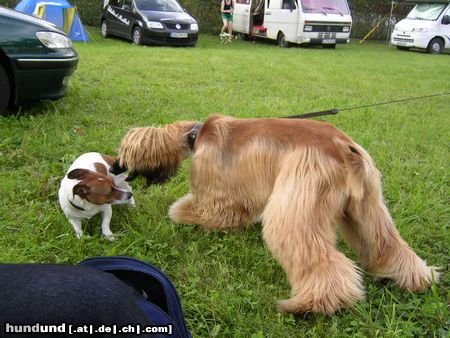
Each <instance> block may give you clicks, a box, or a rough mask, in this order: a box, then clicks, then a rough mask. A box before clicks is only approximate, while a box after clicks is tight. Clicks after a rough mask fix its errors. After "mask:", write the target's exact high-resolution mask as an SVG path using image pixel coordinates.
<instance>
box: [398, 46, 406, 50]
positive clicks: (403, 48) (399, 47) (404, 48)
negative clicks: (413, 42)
mask: <svg viewBox="0 0 450 338" xmlns="http://www.w3.org/2000/svg"><path fill="white" fill-rule="evenodd" d="M397 49H398V50H409V47H403V46H397Z"/></svg>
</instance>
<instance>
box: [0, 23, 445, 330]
mask: <svg viewBox="0 0 450 338" xmlns="http://www.w3.org/2000/svg"><path fill="white" fill-rule="evenodd" d="M92 31H93V42H91V43H89V44H86V45H85V44H77V45H76V49H77V50H78V52H79V54H80V56H81V59H80V63H79V66H78V69H77V70H76V72H75V74H74V76H73V78H72V82H71V85H70V92H69V94H68V95H67V97H65V98H64V99H62V100H59V101H56V102H44V103H40V104H37V105H35V106H34V107H32V108H31V109H28V110H22V111H20V112H19V113H17V114H15V115H13V116H7V117H3V118H0V133H1V135H2V136H1V137H0V180H1V184H0V196H1V199H0V248H1V250H0V262H15V263H20V262H55V263H69V264H75V263H77V262H79V261H81V260H83V259H85V258H87V257H91V256H97V255H127V256H132V257H136V258H138V259H143V260H145V261H148V262H150V263H153V264H155V265H156V266H159V267H161V268H162V269H163V270H164V271H165V272H167V273H168V274H169V276H170V277H171V279H172V280H173V282H174V283H175V285H176V286H177V288H178V290H179V292H180V294H181V298H182V302H183V306H184V309H185V312H186V316H187V320H188V323H189V328H190V330H191V331H192V332H193V334H194V336H196V337H254V338H257V337H302V336H316V337H324V336H327V337H342V336H347V335H350V336H356V337H375V336H380V337H381V336H382V337H395V336H402V337H403V336H405V337H408V336H409V337H413V336H430V337H433V336H436V337H437V336H449V329H450V314H449V309H448V305H447V303H448V301H449V289H448V287H449V285H450V277H449V273H448V266H449V265H448V263H449V256H450V255H449V247H450V235H449V224H450V222H449V214H450V212H449V199H448V196H449V164H450V163H449V158H450V157H449V139H450V138H449V136H450V132H449V131H450V130H449V126H450V108H449V107H450V97H449V96H443V97H437V98H433V99H424V100H418V101H412V102H408V103H401V104H393V105H387V106H380V107H374V108H365V109H360V110H354V111H347V112H342V113H340V114H338V115H337V116H333V117H327V118H324V119H323V120H327V121H330V122H332V123H333V124H335V125H336V126H338V127H339V128H341V129H342V130H344V131H345V132H346V133H348V134H349V135H350V136H351V137H352V138H353V139H354V140H355V141H356V142H358V143H360V144H361V145H362V146H364V147H365V148H366V149H368V151H369V152H370V153H371V155H372V156H373V158H374V159H375V161H376V163H377V166H378V167H379V169H380V170H381V172H382V173H383V183H384V194H385V198H386V201H387V204H388V206H389V209H390V211H391V213H392V215H393V218H394V219H395V221H396V224H397V226H398V228H399V230H400V232H401V234H402V236H403V237H404V238H405V240H407V241H408V242H409V243H410V245H411V246H412V247H413V248H414V250H416V252H417V253H418V254H419V255H420V256H422V257H423V258H425V259H426V260H427V262H428V263H429V264H431V265H436V266H440V267H442V268H443V270H442V271H443V276H442V281H441V283H440V284H438V285H435V286H433V287H432V289H431V290H430V291H428V292H425V293H422V294H413V293H410V292H405V291H400V290H399V289H398V288H396V287H395V286H394V285H393V284H392V283H391V282H375V281H373V280H372V278H371V277H370V276H368V275H366V276H365V285H366V287H367V299H366V301H364V302H360V303H358V304H357V305H356V306H355V307H354V308H352V309H347V310H343V311H341V312H340V313H338V314H337V315H335V316H332V317H326V316H321V315H312V314H309V315H305V316H299V317H294V316H285V315H280V314H278V313H277V312H276V311H275V307H274V303H275V301H276V300H277V299H284V298H287V297H289V291H290V290H289V285H288V283H287V281H286V278H285V275H284V273H283V271H282V269H281V268H280V266H279V265H278V264H277V263H276V261H275V260H274V258H273V257H272V256H271V255H270V254H269V252H268V251H267V250H266V248H265V247H264V243H263V241H262V239H261V229H260V226H259V225H255V226H251V227H249V228H248V229H245V230H243V231H241V232H236V233H229V234H225V233H220V232H213V233H209V234H208V233H205V232H203V231H202V230H201V229H199V228H197V227H191V226H180V225H175V224H173V223H172V222H171V221H170V220H169V218H168V216H167V210H168V207H169V206H170V204H171V203H173V202H174V201H175V200H177V199H178V198H180V197H182V196H183V195H184V194H186V193H187V192H188V190H189V185H188V171H189V162H186V163H185V165H184V166H183V168H182V170H181V171H180V173H179V174H178V175H177V176H176V177H175V178H174V179H172V180H171V181H170V182H169V183H167V184H165V185H163V186H152V187H150V188H146V187H145V185H144V182H143V181H142V180H137V181H135V183H134V184H133V187H134V191H135V197H136V201H137V205H138V206H137V208H136V209H134V210H129V209H127V208H121V207H117V208H115V211H114V216H113V220H112V226H111V227H112V230H113V232H114V233H115V234H117V237H118V239H117V240H116V241H115V242H113V243H109V242H107V241H106V240H104V239H103V238H102V237H101V235H100V234H101V231H100V227H99V219H98V218H95V219H93V220H91V221H90V222H89V224H88V225H87V226H86V227H85V230H86V232H87V233H88V234H89V235H90V236H89V237H85V238H83V239H82V240H77V239H76V238H75V236H74V233H73V230H72V228H71V227H70V226H69V223H68V222H67V220H66V219H65V217H64V216H63V214H62V212H61V211H60V209H59V205H58V201H57V190H58V186H59V180H60V179H61V178H62V177H63V175H64V173H65V171H66V170H67V168H68V166H69V165H70V163H71V162H72V161H73V160H74V159H75V158H76V157H77V156H78V155H80V154H81V153H84V152H88V151H100V152H105V153H109V154H114V153H115V151H116V149H117V148H118V145H119V143H120V140H121V138H122V136H123V135H124V134H125V133H126V132H127V130H128V129H129V128H131V127H134V126H146V125H153V124H165V123H171V122H173V121H176V120H181V119H185V120H192V119H194V120H203V119H205V118H206V117H207V116H208V115H210V114H212V113H215V112H220V113H222V114H229V115H233V116H239V117H276V116H284V115H289V114H299V113H302V112H310V111H318V110H324V109H329V108H334V107H338V108H345V107H349V106H355V105H361V104H368V103H374V102H378V101H386V100H390V99H397V98H406V97H413V96H419V95H426V94H433V93H439V92H444V91H448V89H449V82H448V81H449V79H450V67H449V66H450V60H449V57H448V55H441V56H432V55H428V54H425V53H419V52H400V51H397V50H396V49H394V48H392V47H389V46H386V45H383V44H379V43H367V44H364V45H358V44H350V45H345V46H338V47H337V49H336V50H324V49H321V48H308V49H304V48H290V49H280V48H277V47H276V46H275V45H273V44H269V43H262V42H257V43H256V44H253V43H252V42H240V41H236V42H233V44H232V45H231V46H223V45H221V44H220V43H219V41H218V38H217V37H213V36H207V35H206V36H205V35H202V36H201V37H200V40H199V43H198V46H197V47H195V48H168V47H138V46H132V45H130V44H129V43H128V42H126V41H120V40H115V39H110V40H102V39H101V38H100V37H99V35H98V33H97V29H92ZM340 247H341V248H342V250H343V251H344V252H345V253H346V254H347V255H349V256H351V257H353V258H355V259H356V257H354V255H353V254H352V253H351V251H350V250H349V249H348V247H347V246H346V245H345V244H344V243H341V244H340Z"/></svg>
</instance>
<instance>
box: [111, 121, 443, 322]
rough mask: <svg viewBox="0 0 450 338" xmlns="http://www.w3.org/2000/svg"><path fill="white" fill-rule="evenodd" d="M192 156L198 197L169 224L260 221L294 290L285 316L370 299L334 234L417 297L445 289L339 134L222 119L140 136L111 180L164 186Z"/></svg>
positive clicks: (190, 197) (361, 158)
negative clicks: (124, 177) (123, 175)
mask: <svg viewBox="0 0 450 338" xmlns="http://www.w3.org/2000/svg"><path fill="white" fill-rule="evenodd" d="M191 154H193V156H192V165H191V172H190V189H191V192H190V193H189V194H187V195H186V196H184V197H183V198H181V199H179V200H178V201H177V202H175V203H174V204H173V205H172V206H171V207H170V210H169V216H170V218H171V219H172V220H173V221H174V222H176V223H181V224H198V225H201V226H202V227H203V228H204V229H231V228H237V227H242V226H245V225H248V224H251V223H253V222H257V221H260V222H261V223H262V232H263V238H264V241H265V243H266V245H267V247H268V249H269V250H270V252H271V253H272V254H273V255H274V256H275V258H276V259H277V261H278V262H279V263H280V264H281V266H282V267H283V269H284V271H285V272H286V275H287V278H288V280H289V283H290V285H291V288H292V290H291V298H289V299H287V300H284V301H280V302H279V303H278V309H279V310H280V311H281V312H285V313H301V312H308V311H312V312H318V313H324V314H332V313H334V312H336V311H337V310H339V309H341V308H343V307H346V306H350V305H352V304H353V303H354V302H355V301H356V300H359V299H362V298H364V295H365V292H364V287H363V283H362V275H361V274H362V272H361V270H360V268H358V266H357V265H356V264H355V263H354V262H353V261H352V260H350V259H349V258H347V257H346V256H345V255H344V254H342V253H341V252H339V251H338V250H337V249H336V226H337V227H338V228H339V229H340V230H341V232H342V234H343V236H344V238H345V239H346V241H347V242H348V243H349V245H350V246H351V247H352V248H353V249H354V251H355V252H356V253H357V255H358V256H359V258H360V260H361V265H362V266H363V268H364V269H365V270H367V271H369V272H372V273H373V274H375V275H376V276H379V277H383V278H392V279H393V280H394V281H395V283H396V284H397V285H398V286H399V287H400V288H402V289H408V290H412V291H421V290H424V289H426V288H427V287H428V286H429V285H430V284H431V283H432V281H433V279H434V280H437V278H438V273H437V272H436V271H435V269H434V268H433V267H428V266H427V264H426V263H425V261H424V260H422V259H421V258H420V257H418V256H417V255H416V254H415V252H414V251H413V250H412V249H411V248H410V247H409V246H408V244H407V243H406V242H405V241H404V240H403V239H402V238H401V236H400V234H399V232H398V230H397V229H396V227H395V224H394V222H393V220H392V218H391V216H390V214H389V211H388V209H387V208H386V206H385V204H384V201H383V196H382V191H381V182H380V173H379V171H378V170H377V168H376V167H375V165H374V163H373V160H372V158H371V157H370V156H369V154H368V153H367V152H366V151H365V150H364V149H363V148H362V147H361V146H360V145H358V144H356V143H355V142H353V141H352V139H351V138H350V137H349V136H347V135H345V134H344V133H343V132H341V131H339V130H338V129H337V128H335V127H334V126H332V125H330V124H328V123H325V122H319V121H313V120H298V119H237V118H232V117H225V116H219V115H214V116H212V117H210V118H209V119H208V120H207V121H206V122H205V123H199V122H176V123H173V124H169V125H166V126H164V127H161V128H156V127H147V128H135V129H132V130H130V132H129V133H128V134H127V135H126V136H125V137H124V138H123V140H122V143H121V146H120V149H119V159H118V162H117V163H116V165H115V166H114V167H115V168H114V169H113V170H115V171H116V172H118V171H123V170H126V168H128V170H130V175H131V176H132V177H134V176H136V175H138V174H141V175H144V176H146V177H147V179H148V181H149V183H153V182H163V181H165V180H166V179H168V178H169V177H170V176H172V175H174V174H175V173H176V171H177V169H178V167H179V166H180V165H181V163H182V161H183V160H184V159H186V158H188V157H189V156H190V155H191Z"/></svg>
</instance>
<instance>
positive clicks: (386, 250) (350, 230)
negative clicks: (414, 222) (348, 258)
mask: <svg viewBox="0 0 450 338" xmlns="http://www.w3.org/2000/svg"><path fill="white" fill-rule="evenodd" d="M337 143H338V145H339V146H340V148H341V151H342V152H343V156H344V159H345V160H344V161H345V163H346V166H347V168H348V178H347V188H348V196H349V198H348V203H347V206H346V209H345V212H344V215H343V217H342V219H341V222H340V225H341V229H342V231H343V234H344V236H345V238H346V239H347V241H348V242H349V244H350V245H351V246H352V247H353V248H354V249H355V251H356V252H357V253H358V255H359V257H360V259H361V261H362V264H363V266H364V267H365V268H366V269H367V270H368V271H370V272H373V273H375V274H376V275H377V276H379V277H382V278H392V279H393V280H395V282H396V284H397V285H398V286H399V287H401V288H404V289H409V290H412V291H421V290H424V289H426V288H427V287H428V286H429V285H430V284H431V283H432V281H433V280H435V281H437V280H438V278H439V273H438V272H437V271H436V268H434V267H428V266H427V264H426V262H425V261H424V260H422V259H421V258H420V257H419V256H417V255H416V253H415V252H414V251H413V250H412V249H411V248H410V247H409V245H408V244H407V243H406V242H405V241H404V240H403V239H402V238H401V236H400V234H399V232H398V230H397V228H396V227H395V224H394V222H393V220H392V218H391V215H390V214H389V211H388V209H387V207H386V205H385V203H384V200H383V195H382V191H381V175H380V172H379V171H378V170H377V168H376V167H375V164H374V162H373V160H372V158H371V157H370V155H369V154H368V153H367V152H366V151H365V150H364V149H363V148H362V147H361V146H359V145H358V144H355V143H352V144H350V145H349V144H348V143H346V142H344V141H342V140H338V141H337Z"/></svg>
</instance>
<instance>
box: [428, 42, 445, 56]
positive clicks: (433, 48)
mask: <svg viewBox="0 0 450 338" xmlns="http://www.w3.org/2000/svg"><path fill="white" fill-rule="evenodd" d="M443 49H444V42H443V41H442V39H440V38H434V39H432V40H431V41H430V43H429V44H428V47H427V51H428V53H430V54H440V53H441V52H442V50H443Z"/></svg>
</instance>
